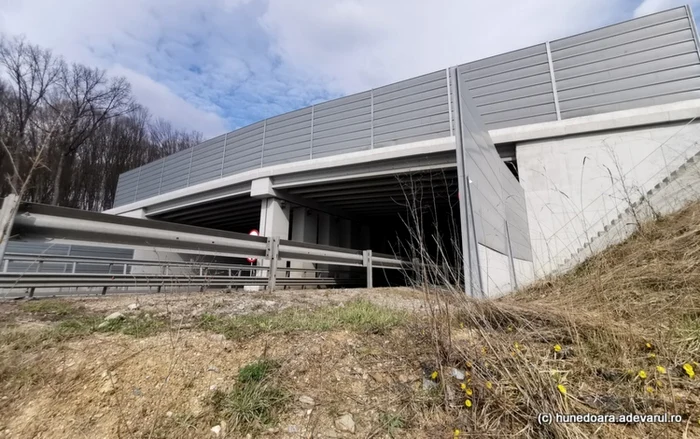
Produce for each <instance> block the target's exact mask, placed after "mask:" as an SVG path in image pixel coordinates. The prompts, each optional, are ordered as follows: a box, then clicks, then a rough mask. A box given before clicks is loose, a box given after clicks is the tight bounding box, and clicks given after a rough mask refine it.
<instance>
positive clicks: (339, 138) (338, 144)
mask: <svg viewBox="0 0 700 439" xmlns="http://www.w3.org/2000/svg"><path fill="white" fill-rule="evenodd" d="M371 103H372V93H371V92H369V91H368V92H364V93H358V94H355V95H352V96H347V97H344V98H340V99H334V100H332V101H329V102H324V103H322V104H318V105H316V106H314V121H313V124H314V128H313V157H314V158H319V157H326V156H329V155H334V154H342V153H347V152H353V151H362V150H366V149H369V148H370V147H371V144H372V137H371V136H372V125H371V124H372V107H371Z"/></svg>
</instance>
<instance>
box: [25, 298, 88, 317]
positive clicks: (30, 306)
mask: <svg viewBox="0 0 700 439" xmlns="http://www.w3.org/2000/svg"><path fill="white" fill-rule="evenodd" d="M19 309H20V310H22V311H24V312H28V313H32V314H43V315H47V316H53V317H66V316H70V315H76V314H80V313H82V309H81V308H77V307H75V306H74V305H73V304H72V303H70V302H67V301H65V300H61V299H37V300H30V301H27V302H23V303H21V304H20V305H19Z"/></svg>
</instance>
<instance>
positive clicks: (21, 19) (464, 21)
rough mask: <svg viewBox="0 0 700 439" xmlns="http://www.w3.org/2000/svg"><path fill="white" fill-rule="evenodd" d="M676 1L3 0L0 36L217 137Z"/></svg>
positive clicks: (159, 113) (699, 1) (698, 0)
mask: <svg viewBox="0 0 700 439" xmlns="http://www.w3.org/2000/svg"><path fill="white" fill-rule="evenodd" d="M685 3H691V4H692V5H693V6H696V5H700V0H686V1H683V0H680V1H676V0H565V1H562V0H527V1H523V0H453V1H450V0H430V1H427V0H408V1H407V0H194V1H193V0H153V1H146V0H119V1H114V0H62V1H57V0H0V32H2V33H4V34H5V35H10V36H12V35H25V36H26V37H27V38H28V39H29V40H30V41H31V42H33V43H35V44H39V45H41V46H44V47H48V48H51V49H53V50H54V51H55V52H56V53H57V54H60V55H62V56H63V57H64V58H66V59H67V60H68V61H74V62H82V63H85V64H88V65H91V66H97V67H101V68H104V69H106V70H108V71H109V72H110V73H111V74H113V75H120V76H124V77H126V78H127V79H128V80H129V81H130V82H131V84H132V88H133V91H134V94H135V95H136V97H137V98H138V100H139V101H140V102H141V103H143V104H145V105H146V106H147V107H148V108H149V109H150V110H151V112H152V113H154V114H155V115H156V116H161V117H164V118H166V119H168V120H170V121H172V122H173V123H174V124H175V125H176V126H178V127H182V128H188V129H196V130H199V131H202V132H203V133H204V134H205V136H214V135H217V134H220V133H222V132H224V131H227V130H230V129H235V128H238V127H241V126H245V125H247V124H249V123H251V122H255V121H257V120H260V119H263V118H265V117H269V116H273V115H276V114H280V113H283V112H286V111H289V110H293V109H296V108H301V107H304V106H306V105H309V104H313V103H315V102H320V101H324V100H328V99H330V98H333V97H338V96H342V95H346V94H350V93H354V92H358V91H362V90H365V89H368V88H371V87H376V86H381V85H384V84H387V83H390V82H393V81H398V80H401V79H406V78H410V77H412V76H416V75H419V74H422V73H427V72H430V71H434V70H437V69H441V68H445V67H447V66H450V65H455V64H460V63H463V62H467V61H471V60H474V59H479V58H482V57H485V56H489V55H494V54H497V53H501V52H505V51H508V50H513V49H518V48H521V47H525V46H528V45H531V44H536V43H541V42H543V41H545V40H551V39H556V38H560V37H564V36H568V35H571V34H574V33H576V32H580V31H585V30H589V29H592V28H595V27H599V26H602V25H606V24H611V23H614V22H617V21H622V20H626V19H629V18H632V17H635V16H639V15H645V14H649V13H652V12H655V11H658V10H663V9H666V8H669V7H673V6H677V5H681V4H685ZM698 12H700V8H699V10H696V15H697V13H698Z"/></svg>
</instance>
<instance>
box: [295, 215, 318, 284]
mask: <svg viewBox="0 0 700 439" xmlns="http://www.w3.org/2000/svg"><path fill="white" fill-rule="evenodd" d="M317 240H318V214H317V213H316V212H314V211H312V210H310V209H307V208H306V207H297V208H295V209H294V211H293V213H292V241H299V242H308V243H314V244H315V243H316V242H317ZM291 266H292V268H305V269H309V270H314V269H315V268H316V267H315V264H313V263H311V262H297V261H293V262H292V263H291ZM290 276H291V277H314V276H315V273H314V272H313V271H311V272H301V271H297V272H292V273H291V275H290Z"/></svg>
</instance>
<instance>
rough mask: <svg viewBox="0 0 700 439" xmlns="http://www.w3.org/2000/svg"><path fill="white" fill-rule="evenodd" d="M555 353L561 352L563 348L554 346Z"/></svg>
mask: <svg viewBox="0 0 700 439" xmlns="http://www.w3.org/2000/svg"><path fill="white" fill-rule="evenodd" d="M554 352H561V346H559V345H558V344H555V345H554Z"/></svg>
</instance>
